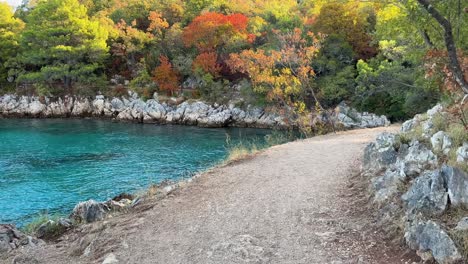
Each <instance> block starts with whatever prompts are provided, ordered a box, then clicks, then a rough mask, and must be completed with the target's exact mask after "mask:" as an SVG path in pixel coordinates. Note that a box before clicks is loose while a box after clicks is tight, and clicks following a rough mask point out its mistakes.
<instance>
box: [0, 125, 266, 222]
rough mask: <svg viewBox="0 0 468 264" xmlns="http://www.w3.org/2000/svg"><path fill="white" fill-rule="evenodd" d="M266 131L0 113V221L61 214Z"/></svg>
mask: <svg viewBox="0 0 468 264" xmlns="http://www.w3.org/2000/svg"><path fill="white" fill-rule="evenodd" d="M270 133H271V131H269V130H261V129H238V128H225V129H206V128H205V129H203V128H197V127H186V126H157V125H142V124H128V123H113V122H110V121H103V120H73V119H66V120H65V119H64V120H61V119H48V120H39V119H0V222H1V223H5V222H13V223H16V224H18V225H20V226H21V225H22V224H25V223H27V222H28V221H30V220H31V219H32V218H34V217H36V216H37V215H38V214H39V213H48V214H65V213H69V212H70V211H71V210H72V209H73V206H74V205H75V204H76V203H77V202H79V201H84V200H88V199H95V200H106V199H109V198H112V197H114V196H115V195H117V194H119V193H122V192H135V191H138V190H141V189H143V188H145V187H147V186H149V185H150V184H153V183H159V182H161V181H163V180H165V179H171V180H178V179H181V178H183V177H189V176H191V175H193V173H195V172H197V171H200V170H203V169H206V168H208V167H210V166H213V165H214V164H216V163H217V162H219V161H221V160H222V159H224V158H225V156H226V154H227V139H229V140H230V142H231V144H236V142H239V141H243V142H249V141H256V142H257V143H259V144H263V143H264V140H265V136H266V135H268V134H270Z"/></svg>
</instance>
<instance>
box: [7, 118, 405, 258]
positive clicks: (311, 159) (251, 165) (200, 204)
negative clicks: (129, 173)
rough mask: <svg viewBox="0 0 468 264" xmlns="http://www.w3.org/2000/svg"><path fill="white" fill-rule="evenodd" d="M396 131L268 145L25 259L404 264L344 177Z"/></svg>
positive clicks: (400, 252)
mask: <svg viewBox="0 0 468 264" xmlns="http://www.w3.org/2000/svg"><path fill="white" fill-rule="evenodd" d="M395 129H396V128H395V127H390V128H377V129H366V130H356V131H349V132H343V133H339V134H337V135H327V136H321V137H315V138H312V139H308V140H304V141H298V142H292V143H288V144H285V145H281V146H276V147H273V148H271V149H268V150H266V151H264V152H263V153H260V154H258V155H256V156H255V157H253V158H251V159H249V160H245V161H242V162H237V163H234V164H231V165H228V166H225V167H221V168H216V169H214V170H212V171H210V172H207V173H205V174H204V175H203V176H201V177H199V178H197V179H196V180H194V182H193V183H191V184H189V185H188V186H187V187H184V188H182V189H180V190H177V191H175V192H174V193H173V194H171V195H170V196H169V197H167V198H166V199H164V200H162V201H159V202H157V203H154V202H148V201H147V202H146V203H145V205H143V206H142V207H141V209H140V212H134V213H131V214H127V215H123V216H121V217H117V218H113V219H111V220H109V221H106V222H104V223H97V224H94V225H92V226H88V227H85V228H84V229H86V231H84V230H82V233H81V234H80V232H79V230H78V231H76V232H74V234H69V235H67V236H65V237H64V238H63V242H59V243H58V244H55V245H51V246H47V247H46V248H45V249H41V250H33V251H31V252H28V253H27V255H28V256H34V257H35V258H36V259H37V260H39V263H89V262H95V263H101V262H102V261H103V259H104V257H105V256H108V254H109V253H112V254H114V255H115V257H116V259H118V260H119V262H118V263H336V264H337V263H407V262H408V261H409V258H410V257H411V256H410V254H407V252H404V251H403V250H402V249H400V248H398V247H395V246H394V245H393V246H389V245H387V244H386V243H384V242H383V239H382V235H381V234H380V233H378V232H374V231H373V230H374V229H373V228H372V219H371V217H370V216H369V214H368V213H367V212H366V210H365V209H364V207H363V205H364V204H365V202H366V200H365V199H364V197H363V195H362V194H361V195H359V191H361V192H362V190H359V188H358V187H357V186H358V185H357V184H355V182H356V181H359V179H357V178H356V177H354V178H353V177H352V176H353V175H356V173H357V171H358V168H359V166H360V159H361V157H362V152H363V149H364V147H365V145H366V144H367V143H369V142H370V141H372V140H374V139H375V137H376V135H377V134H379V133H380V132H382V131H385V130H395ZM85 233H86V235H83V234H85ZM73 240H74V242H70V241H73ZM90 241H94V242H92V243H91V246H89V242H90ZM85 248H87V249H85ZM83 252H84V255H87V257H85V256H83ZM73 253H74V254H75V255H78V256H70V255H71V254H72V255H73ZM80 255H81V256H80ZM9 263H11V262H9ZM109 263H113V262H109ZM116 263H117V262H116ZM409 263H411V261H409Z"/></svg>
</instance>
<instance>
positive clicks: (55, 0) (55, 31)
mask: <svg viewBox="0 0 468 264" xmlns="http://www.w3.org/2000/svg"><path fill="white" fill-rule="evenodd" d="M107 36H108V34H107V32H106V31H105V30H104V29H103V28H101V27H100V26H99V23H98V22H97V21H94V20H92V19H90V18H89V17H88V15H87V10H86V8H85V7H84V6H83V5H81V4H80V3H79V2H78V1H77V0H48V1H44V0H43V1H39V2H38V4H37V6H36V7H35V8H34V9H33V10H32V11H31V13H30V14H29V15H28V16H27V24H26V28H25V30H24V33H23V34H22V37H21V48H22V53H21V57H20V61H21V63H23V64H24V69H25V71H24V72H23V73H22V74H21V75H20V76H19V79H18V80H19V81H20V82H45V83H48V84H53V83H55V82H60V83H61V84H63V86H64V87H65V88H66V89H67V90H68V89H70V88H71V87H72V84H73V83H75V82H81V83H89V82H93V81H95V79H96V78H98V77H99V76H100V75H102V66H103V64H102V63H103V60H104V58H105V57H106V55H107V50H108V48H107V44H106V40H107Z"/></svg>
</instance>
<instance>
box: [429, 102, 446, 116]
mask: <svg viewBox="0 0 468 264" xmlns="http://www.w3.org/2000/svg"><path fill="white" fill-rule="evenodd" d="M443 110H444V107H443V106H442V105H441V104H437V105H435V106H434V107H432V108H431V109H429V110H427V117H428V118H433V117H434V116H435V115H437V114H440V113H442V112H443Z"/></svg>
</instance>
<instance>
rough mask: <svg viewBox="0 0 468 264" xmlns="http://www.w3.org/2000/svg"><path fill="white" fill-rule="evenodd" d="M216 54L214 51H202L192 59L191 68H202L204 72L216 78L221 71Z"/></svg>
mask: <svg viewBox="0 0 468 264" xmlns="http://www.w3.org/2000/svg"><path fill="white" fill-rule="evenodd" d="M217 60H218V55H217V54H216V53H215V52H204V53H201V54H200V55H198V56H197V57H196V58H195V60H194V61H193V64H192V67H193V70H194V71H196V70H197V69H201V70H203V71H204V72H205V73H209V74H211V76H213V77H215V78H217V77H219V73H220V72H221V65H219V64H218V62H217Z"/></svg>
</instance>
